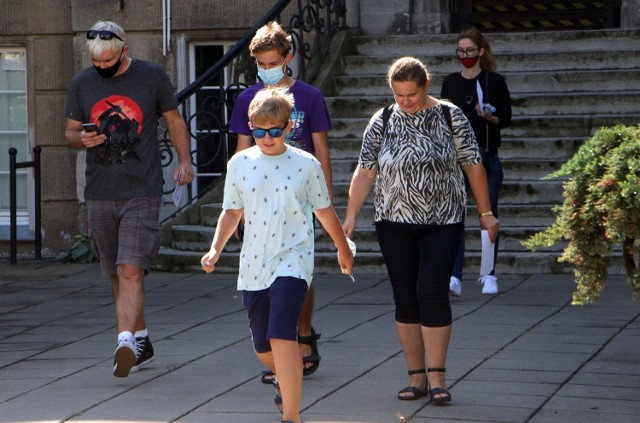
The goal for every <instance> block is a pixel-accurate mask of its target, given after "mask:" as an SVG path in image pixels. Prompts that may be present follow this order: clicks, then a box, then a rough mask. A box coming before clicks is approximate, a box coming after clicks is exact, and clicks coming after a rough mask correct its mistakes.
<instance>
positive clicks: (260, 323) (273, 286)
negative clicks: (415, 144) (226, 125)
mask: <svg viewBox="0 0 640 423" xmlns="http://www.w3.org/2000/svg"><path fill="white" fill-rule="evenodd" d="M293 105H294V99H293V96H292V95H291V94H289V93H288V92H287V91H286V90H285V89H283V88H276V87H267V88H265V89H263V90H261V91H259V92H258V93H257V94H256V95H255V97H254V98H253V100H252V101H251V103H250V105H249V110H248V118H249V127H250V128H251V131H252V133H253V137H254V138H255V141H256V145H255V146H253V147H250V148H247V149H244V150H242V151H240V152H238V153H236V154H235V155H234V156H233V157H232V158H231V160H229V163H228V165H227V175H226V179H225V186H224V200H223V205H222V207H223V211H222V214H221V215H220V217H219V219H218V223H217V225H216V232H215V234H214V237H213V241H212V243H211V249H210V250H209V252H208V253H206V254H205V255H204V256H203V257H202V259H201V261H200V264H201V266H202V268H203V269H204V270H205V271H206V272H211V271H213V270H214V266H215V263H216V262H217V261H218V259H219V257H220V253H221V252H222V249H223V248H224V246H225V244H226V242H227V241H228V240H229V238H230V237H231V235H233V232H234V230H235V228H236V227H237V225H238V223H239V222H240V219H241V217H242V215H243V213H244V217H245V234H244V242H243V244H242V250H241V252H240V265H239V273H238V290H242V302H243V304H244V306H245V307H246V309H247V312H248V316H249V327H250V329H251V334H252V339H253V345H254V349H255V352H256V355H257V356H258V358H259V359H260V361H261V362H262V364H263V365H264V366H266V367H267V368H269V369H271V370H272V371H274V372H275V373H276V374H277V375H278V385H277V388H278V391H277V394H276V399H275V400H274V401H275V402H276V405H278V408H280V410H281V411H282V413H283V422H293V423H300V400H301V396H302V374H303V361H302V352H301V350H300V347H299V345H298V342H297V326H298V317H299V315H300V310H301V308H302V304H303V302H304V301H305V295H306V293H307V290H308V288H309V286H310V285H311V280H312V278H313V260H314V258H313V248H314V237H313V219H312V214H315V216H316V217H317V218H318V220H319V221H320V223H321V224H322V225H323V227H324V228H325V230H326V231H327V232H328V233H329V235H330V236H331V238H332V239H333V242H334V243H335V244H336V246H337V248H338V263H339V265H340V267H341V269H342V273H344V274H351V273H352V268H353V255H352V253H351V250H350V249H349V245H348V243H347V240H346V238H345V236H344V233H343V232H342V228H341V226H340V221H339V220H338V217H337V216H336V213H335V210H334V209H333V206H332V205H331V201H330V199H329V192H328V190H327V185H326V183H325V181H324V175H323V173H322V168H321V166H320V163H319V162H318V160H317V159H315V158H314V157H313V156H312V155H311V154H309V153H307V152H305V151H302V150H300V149H298V148H293V147H291V146H289V145H287V144H286V143H285V138H286V136H287V135H288V134H289V133H290V132H291V131H292V129H293V120H290V116H291V110H292V107H293Z"/></svg>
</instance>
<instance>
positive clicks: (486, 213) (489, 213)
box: [480, 210, 493, 217]
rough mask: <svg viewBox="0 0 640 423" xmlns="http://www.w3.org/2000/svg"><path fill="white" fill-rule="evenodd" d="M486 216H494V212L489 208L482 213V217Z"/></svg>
mask: <svg viewBox="0 0 640 423" xmlns="http://www.w3.org/2000/svg"><path fill="white" fill-rule="evenodd" d="M485 216H493V212H492V211H491V210H489V211H486V212H484V213H480V217H485Z"/></svg>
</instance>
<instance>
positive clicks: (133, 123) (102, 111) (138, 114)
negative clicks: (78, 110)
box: [90, 95, 143, 166]
mask: <svg viewBox="0 0 640 423" xmlns="http://www.w3.org/2000/svg"><path fill="white" fill-rule="evenodd" d="M90 118H91V122H96V123H97V124H98V126H99V127H100V132H101V133H103V134H105V135H106V136H107V140H106V141H105V143H104V144H101V145H99V146H98V147H95V148H96V156H95V157H96V163H97V164H101V165H103V166H110V165H113V164H124V163H126V162H127V160H130V159H133V160H136V161H140V156H139V155H138V148H139V146H140V132H141V131H142V119H143V116H142V110H140V107H138V105H137V104H136V102H135V101H133V100H131V99H130V98H129V97H124V96H119V95H112V96H109V97H107V98H105V99H103V100H100V101H98V102H96V104H94V106H93V109H92V110H91V116H90Z"/></svg>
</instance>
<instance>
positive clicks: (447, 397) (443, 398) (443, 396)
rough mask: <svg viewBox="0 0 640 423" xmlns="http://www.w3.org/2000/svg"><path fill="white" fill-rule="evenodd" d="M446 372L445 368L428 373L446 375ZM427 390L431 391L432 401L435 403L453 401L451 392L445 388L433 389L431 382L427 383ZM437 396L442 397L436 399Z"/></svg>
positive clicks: (434, 369)
mask: <svg viewBox="0 0 640 423" xmlns="http://www.w3.org/2000/svg"><path fill="white" fill-rule="evenodd" d="M446 371H447V369H445V368H444V367H436V368H431V369H427V372H438V373H445V372H446ZM427 389H428V390H429V396H430V397H431V401H433V402H434V403H438V404H441V403H444V402H449V401H451V392H449V391H448V390H446V389H445V388H441V387H438V388H431V385H429V382H427ZM436 395H440V396H439V397H436Z"/></svg>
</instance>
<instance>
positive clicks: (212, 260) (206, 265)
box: [200, 250, 220, 273]
mask: <svg viewBox="0 0 640 423" xmlns="http://www.w3.org/2000/svg"><path fill="white" fill-rule="evenodd" d="M219 257H220V254H218V253H217V252H216V251H215V250H211V251H209V252H208V253H207V254H205V255H204V256H202V258H201V259H200V266H202V270H204V271H205V272H207V273H211V272H213V269H214V268H215V266H214V265H215V264H216V262H217V261H218V258H219Z"/></svg>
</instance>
